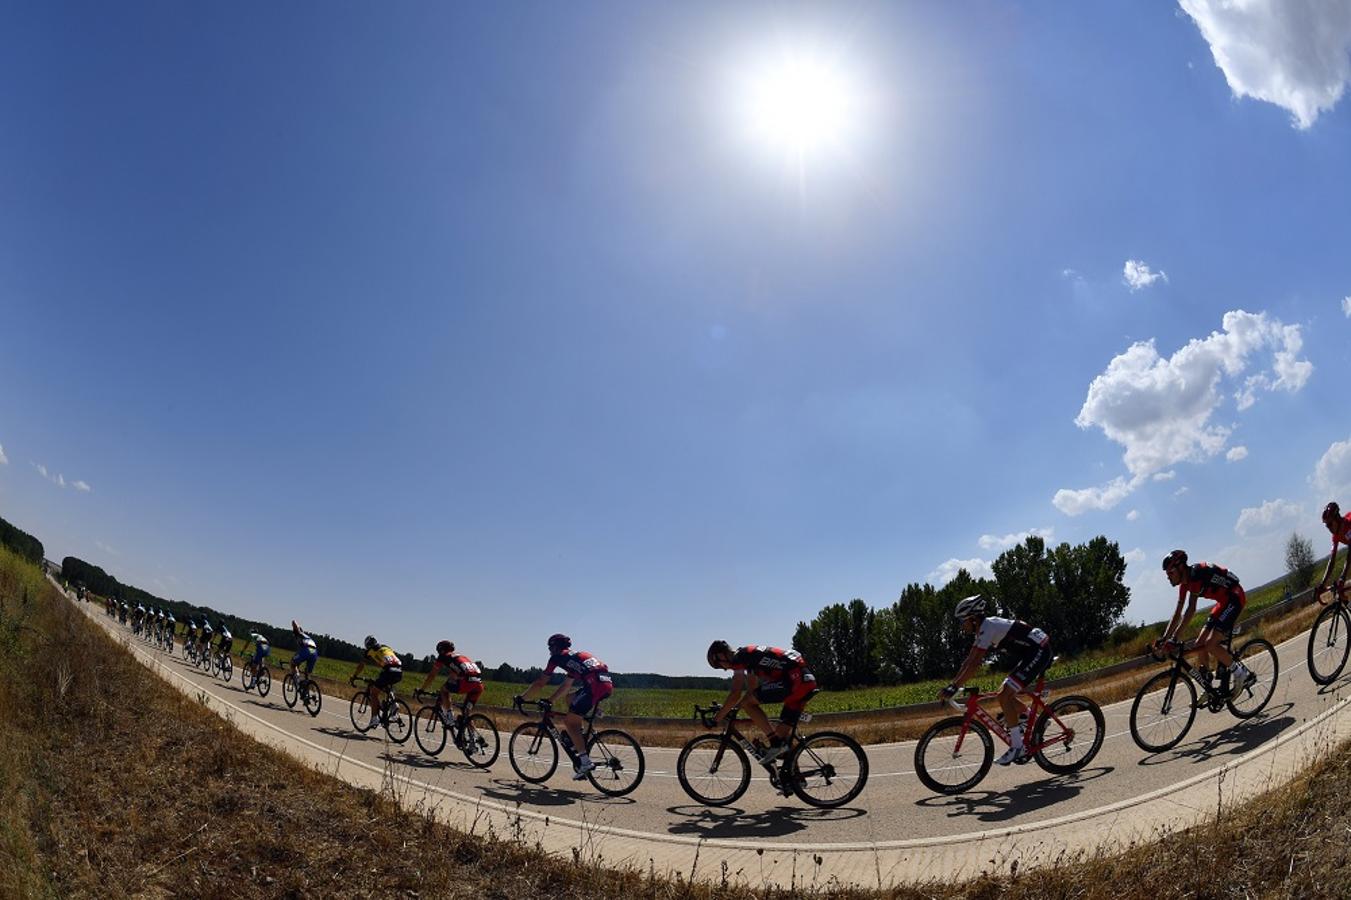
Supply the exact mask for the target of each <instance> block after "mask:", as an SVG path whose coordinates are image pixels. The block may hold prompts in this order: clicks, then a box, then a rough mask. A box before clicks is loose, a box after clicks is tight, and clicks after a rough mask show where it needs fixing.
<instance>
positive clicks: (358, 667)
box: [347, 659, 366, 681]
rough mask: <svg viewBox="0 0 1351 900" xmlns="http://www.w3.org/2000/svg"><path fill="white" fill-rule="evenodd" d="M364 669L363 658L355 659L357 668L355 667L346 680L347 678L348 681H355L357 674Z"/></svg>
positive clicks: (364, 662) (364, 661)
mask: <svg viewBox="0 0 1351 900" xmlns="http://www.w3.org/2000/svg"><path fill="white" fill-rule="evenodd" d="M365 670H366V660H364V659H361V660H357V668H356V671H355V672H353V673H352V677H351V678H349V679H347V680H348V681H356V680H357V676H358V675H360V674H361V673H362V672H364V671H365Z"/></svg>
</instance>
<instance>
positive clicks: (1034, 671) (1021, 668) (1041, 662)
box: [1004, 638, 1051, 693]
mask: <svg viewBox="0 0 1351 900" xmlns="http://www.w3.org/2000/svg"><path fill="white" fill-rule="evenodd" d="M1050 666H1051V641H1050V639H1049V638H1047V640H1046V643H1044V644H1042V645H1041V646H1040V647H1034V648H1029V649H1028V650H1025V651H1023V655H1022V656H1020V657H1018V658H1017V659H1016V660H1014V663H1013V669H1012V670H1011V671H1010V672H1009V674H1008V675H1007V676H1006V677H1005V678H1004V684H1007V685H1008V686H1009V687H1011V688H1013V689H1014V690H1015V691H1018V692H1020V693H1021V692H1022V691H1026V690H1028V688H1029V687H1030V686H1032V685H1035V684H1036V681H1037V679H1038V678H1040V677H1041V676H1042V675H1044V674H1045V673H1046V670H1047V669H1048V668H1050Z"/></svg>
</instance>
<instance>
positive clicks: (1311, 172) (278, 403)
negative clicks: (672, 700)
mask: <svg viewBox="0 0 1351 900" xmlns="http://www.w3.org/2000/svg"><path fill="white" fill-rule="evenodd" d="M1348 82H1351V3H1348V2H1320V0H1289V2H1279V3H1277V2H1258V0H1245V2H1231V3H1226V2H1220V0H1182V2H1181V3H1180V4H1178V5H1170V4H1166V3H1150V4H1143V3H1135V2H1129V0H1117V2H1104V3H1095V4H1078V3H1068V2H1066V3H1049V4H1048V3H1016V2H974V3H968V4H937V3H934V4H922V3H906V4H896V3H881V2H879V3H849V2H841V3H833V4H815V3H811V4H792V3H788V4H785V3H742V4H725V3H696V2H689V3H681V4H656V3H630V2H624V3H618V2H616V3H582V4H568V5H556V4H517V5H505V6H504V5H501V4H490V5H477V6H476V5H472V4H416V3H387V4H378V5H371V4H358V3H325V4H317V3H290V4H224V5H201V4H178V3H168V2H163V3H135V2H133V3H124V4H116V5H110V4H99V3H63V2H54V3H42V4H22V3H7V4H4V5H3V6H0V84H4V85H5V88H4V89H3V90H0V516H3V517H4V518H6V519H8V520H10V521H12V522H14V523H15V524H17V525H19V526H20V527H22V528H24V529H25V530H28V531H30V532H32V533H34V534H36V535H37V536H38V537H39V538H41V539H42V540H43V541H44V543H45V544H46V547H47V554H48V556H49V557H50V558H54V559H57V560H59V559H61V558H62V557H64V556H66V555H74V556H78V557H81V558H83V559H86V560H88V561H90V562H93V563H95V564H98V565H101V566H103V567H104V568H106V569H107V570H108V571H109V572H111V573H112V574H114V575H115V576H116V577H118V578H119V579H120V580H122V581H124V582H128V583H131V584H135V585H138V586H140V587H143V588H146V589H147V590H151V591H154V592H157V593H161V594H162V595H164V596H169V597H173V598H174V599H178V600H183V601H186V602H192V603H199V604H207V605H210V606H212V607H215V608H217V609H221V610H226V611H229V612H232V613H235V614H237V615H240V616H245V617H250V618H256V619H261V620H264V621H269V622H273V623H285V622H286V621H287V620H289V619H291V618H297V619H299V620H300V621H301V622H302V624H303V625H304V626H305V627H306V628H308V629H312V630H314V631H317V632H326V633H331V634H334V635H337V636H341V637H344V638H347V639H349V640H360V639H361V637H362V636H364V635H365V634H367V633H374V634H375V635H377V636H378V637H379V638H380V639H381V640H382V641H384V642H387V643H390V644H391V645H393V646H395V647H396V648H398V649H400V650H401V651H403V652H411V653H414V654H416V655H419V656H420V655H423V654H425V653H430V652H431V647H432V644H433V643H434V642H435V641H436V640H437V639H440V638H442V637H448V638H450V639H452V640H454V641H455V642H456V643H457V645H458V646H459V648H460V649H461V650H462V651H464V652H467V653H469V654H470V655H471V656H474V657H475V658H477V659H482V660H484V661H485V662H487V663H488V664H490V665H496V664H497V663H498V662H500V661H503V660H506V661H510V662H513V663H514V664H517V665H531V664H540V663H542V662H543V660H544V658H545V656H546V655H547V651H546V650H545V648H544V641H545V638H546V637H547V636H548V635H549V634H551V633H553V632H555V631H564V632H567V633H569V634H571V635H572V636H573V638H574V645H575V646H576V647H577V648H578V649H586V650H590V651H591V652H593V653H595V654H597V655H598V656H600V657H601V658H602V659H604V660H605V661H606V662H607V663H609V664H610V666H611V668H613V669H615V670H616V671H662V672H668V673H673V674H674V673H698V672H701V671H703V670H704V663H703V656H704V650H705V648H706V647H707V645H708V643H709V641H710V640H712V639H713V638H715V637H721V638H725V639H727V640H729V641H732V642H734V643H773V644H781V645H786V644H787V643H788V642H789V641H790V640H791V638H792V634H793V630H794V628H795V626H796V624H797V622H799V621H800V620H804V619H810V618H811V617H812V616H814V615H815V614H816V612H817V611H818V610H819V609H820V608H821V607H823V606H825V605H828V604H831V603H835V602H847V601H849V600H850V599H852V598H855V597H861V598H863V599H864V600H866V601H867V602H868V603H870V604H872V605H874V606H883V605H887V604H890V603H892V602H893V601H894V600H895V599H896V598H897V597H898V596H899V594H900V592H901V590H902V589H903V588H904V586H905V585H907V584H909V583H912V582H923V581H929V582H931V583H936V584H937V583H944V582H945V581H946V580H947V579H949V578H950V577H952V575H953V574H955V572H956V570H957V569H958V568H960V567H965V568H967V569H968V570H969V571H971V572H972V573H973V574H977V575H980V574H987V573H988V571H989V568H988V567H989V563H990V562H991V561H992V560H994V559H995V558H996V557H997V556H998V554H999V553H1000V552H1001V551H1002V550H1003V549H1005V548H1007V547H1008V546H1010V545H1012V544H1013V543H1015V542H1017V541H1019V540H1021V539H1022V538H1023V537H1025V536H1026V535H1027V534H1029V533H1037V534H1041V535H1043V536H1046V537H1048V538H1049V540H1051V541H1052V542H1055V543H1058V542H1060V541H1069V542H1071V543H1077V542H1080V541H1086V540H1089V539H1091V538H1093V537H1094V536H1096V535H1099V534H1103V535H1106V536H1107V537H1108V538H1109V539H1111V540H1113V541H1116V542H1117V543H1118V544H1119V545H1120V547H1121V550H1122V552H1123V553H1124V554H1125V555H1126V558H1127V560H1128V561H1129V568H1128V572H1127V583H1128V584H1129V585H1130V586H1131V587H1132V600H1131V605H1130V607H1129V609H1128V611H1127V617H1128V618H1129V619H1131V620H1136V621H1138V620H1154V619H1159V618H1163V617H1164V616H1166V615H1168V614H1169V613H1170V612H1171V610H1172V607H1173V603H1174V600H1175V596H1174V595H1173V594H1172V593H1171V591H1170V590H1168V589H1167V587H1166V583H1165V581H1164V579H1163V577H1162V573H1161V572H1159V570H1158V569H1159V560H1160V559H1161V558H1162V556H1163V555H1164V554H1165V553H1166V552H1167V551H1168V550H1171V549H1172V548H1174V547H1183V548H1186V549H1187V550H1188V551H1189V552H1190V553H1191V554H1192V556H1193V557H1194V558H1199V559H1208V560H1210V561H1212V562H1216V563H1220V564H1223V565H1226V566H1228V567H1229V568H1230V569H1231V570H1233V571H1235V572H1236V573H1238V575H1239V576H1240V577H1241V578H1242V579H1243V581H1244V582H1245V583H1246V584H1248V585H1257V584H1260V583H1263V582H1265V581H1267V580H1269V579H1271V578H1275V577H1278V576H1279V575H1281V574H1282V573H1283V562H1282V560H1283V556H1284V545H1285V542H1286V540H1287V539H1288V537H1289V536H1290V534H1291V533H1292V532H1295V531H1298V532H1299V533H1301V534H1303V535H1305V536H1307V537H1310V538H1312V539H1313V541H1314V546H1315V548H1316V549H1317V550H1318V551H1319V552H1320V553H1321V552H1323V551H1324V549H1325V539H1326V534H1325V532H1324V531H1323V529H1322V526H1321V524H1320V523H1319V520H1318V513H1319V510H1320V509H1321V507H1322V505H1323V504H1324V503H1325V502H1327V500H1329V499H1333V498H1339V499H1340V500H1341V502H1342V503H1343V504H1347V503H1351V416H1348V414H1347V412H1346V407H1345V402H1344V400H1343V396H1344V388H1345V378H1346V375H1345V373H1346V372H1347V371H1348V369H1349V368H1351V341H1348V338H1349V337H1351V254H1348V253H1347V251H1346V248H1347V247H1348V246H1351V217H1348V215H1347V210H1348V209H1351V179H1348V176H1347V172H1348V168H1347V160H1348V159H1351V110H1348V103H1347V102H1346V101H1345V100H1344V98H1343V94H1344V93H1345V91H1346V88H1347V84H1348Z"/></svg>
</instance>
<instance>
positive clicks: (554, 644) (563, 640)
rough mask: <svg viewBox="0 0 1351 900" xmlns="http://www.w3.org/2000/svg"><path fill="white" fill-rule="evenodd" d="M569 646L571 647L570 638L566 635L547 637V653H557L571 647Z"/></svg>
mask: <svg viewBox="0 0 1351 900" xmlns="http://www.w3.org/2000/svg"><path fill="white" fill-rule="evenodd" d="M571 646H572V638H570V637H568V636H567V635H566V634H551V635H549V652H550V653H557V652H558V651H559V650H563V649H565V648H567V647H571Z"/></svg>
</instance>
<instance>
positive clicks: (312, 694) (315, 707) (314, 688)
mask: <svg viewBox="0 0 1351 900" xmlns="http://www.w3.org/2000/svg"><path fill="white" fill-rule="evenodd" d="M300 700H301V702H302V703H304V704H305V711H306V712H307V713H309V714H310V717H311V718H313V717H315V716H317V715H319V709H320V708H321V707H322V706H323V705H324V692H323V691H321V690H319V685H317V684H315V683H314V682H313V681H311V680H310V679H308V678H306V679H305V682H304V684H302V685H301V686H300Z"/></svg>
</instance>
